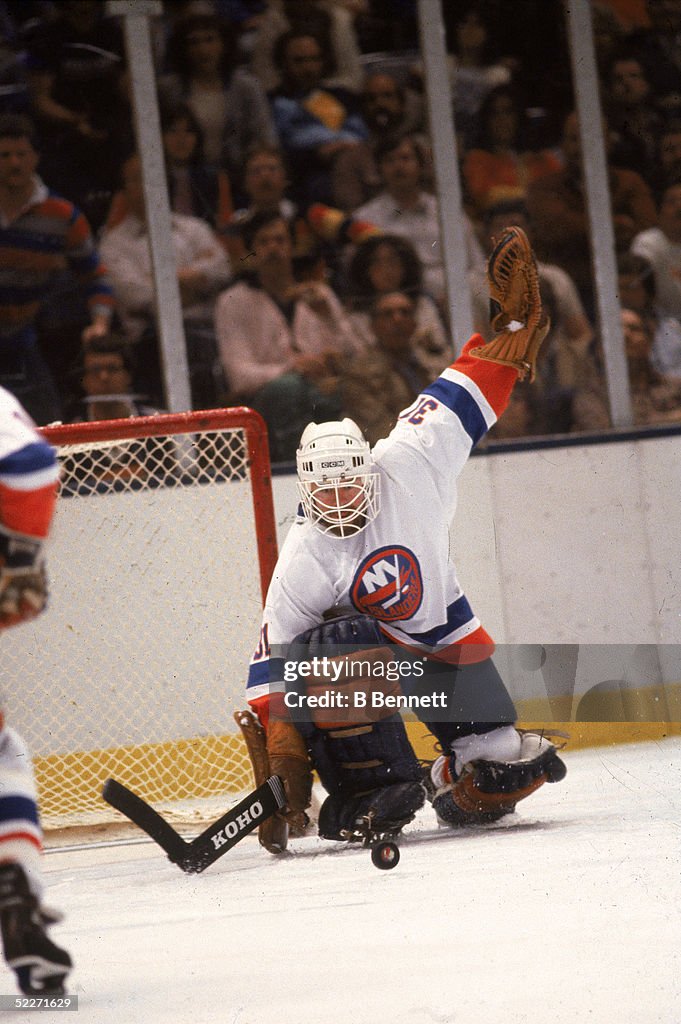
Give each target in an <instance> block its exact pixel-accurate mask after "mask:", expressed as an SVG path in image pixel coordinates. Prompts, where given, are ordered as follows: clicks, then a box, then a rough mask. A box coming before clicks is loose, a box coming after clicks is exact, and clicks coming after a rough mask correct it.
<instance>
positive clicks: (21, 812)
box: [0, 796, 39, 825]
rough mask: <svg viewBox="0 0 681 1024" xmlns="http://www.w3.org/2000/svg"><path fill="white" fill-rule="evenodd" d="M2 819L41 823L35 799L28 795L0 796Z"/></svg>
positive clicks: (0, 817) (0, 819)
mask: <svg viewBox="0 0 681 1024" xmlns="http://www.w3.org/2000/svg"><path fill="white" fill-rule="evenodd" d="M1 821H30V822H32V823H33V824H34V825H39V822H38V808H37V807H36V804H35V800H31V799H29V797H27V796H3V797H0V822H1Z"/></svg>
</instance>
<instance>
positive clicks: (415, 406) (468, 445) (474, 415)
mask: <svg viewBox="0 0 681 1024" xmlns="http://www.w3.org/2000/svg"><path fill="white" fill-rule="evenodd" d="M479 343H480V339H479V337H478V336H476V337H474V338H473V339H471V341H470V342H469V343H468V345H467V346H466V348H465V349H464V352H463V353H462V355H461V357H460V358H459V359H458V360H457V361H456V362H455V363H454V364H453V365H452V366H451V367H449V368H448V369H446V370H445V371H444V372H443V373H442V374H441V376H440V377H439V378H438V379H437V380H436V381H435V382H434V383H433V384H431V385H429V386H428V387H427V388H426V389H425V390H424V391H423V392H422V393H421V395H419V397H418V398H417V399H416V401H415V402H413V403H412V405H411V406H409V408H408V409H405V410H404V412H402V413H401V415H400V417H399V419H398V422H397V424H396V426H395V428H394V429H393V431H392V432H391V433H390V435H389V436H388V437H387V438H386V439H385V440H381V441H379V442H378V443H377V444H376V446H375V448H374V450H373V456H374V462H375V466H376V471H377V472H378V473H379V474H380V477H381V483H380V486H381V508H380V512H379V514H378V516H377V517H376V518H375V519H374V521H373V522H372V523H370V524H369V525H368V526H367V527H366V528H365V529H364V530H363V531H362V532H361V533H358V534H355V535H354V536H351V537H347V538H342V539H341V538H339V537H336V536H334V535H329V534H323V533H321V532H320V531H319V530H318V529H317V528H316V527H315V526H314V525H313V524H312V523H311V522H310V521H309V520H307V519H306V518H304V517H303V515H302V511H301V510H299V515H298V517H297V520H296V522H295V523H294V525H293V526H292V527H291V529H290V531H289V533H288V536H287V537H286V540H285V542H284V545H283V547H282V550H281V554H280V557H279V560H278V562H277V566H276V568H275V571H274V574H273V577H272V581H271V584H270V587H269V591H268V595H267V601H266V604H265V609H264V614H263V623H262V632H261V637H260V643H259V644H258V648H257V650H256V652H255V654H254V656H253V659H252V661H251V665H250V670H249V679H248V693H247V697H248V700H249V701H250V702H253V701H257V700H259V698H261V697H265V696H266V695H267V694H268V693H269V692H270V689H279V688H280V687H279V686H278V685H277V684H278V682H279V681H278V680H277V678H276V672H275V671H273V670H274V662H272V664H270V660H269V659H270V652H271V649H272V647H276V645H280V644H281V645H283V644H288V643H290V642H291V641H292V640H293V639H294V638H295V637H296V636H297V635H298V634H299V633H301V632H303V631H304V630H306V629H309V628H310V627H312V626H315V625H317V624H318V623H319V622H320V621H321V619H322V615H323V613H324V612H325V611H326V610H327V609H329V608H331V607H332V606H334V605H349V606H352V607H353V608H355V609H356V610H357V611H358V612H361V613H364V614H366V615H370V616H372V617H374V618H376V619H378V620H379V621H380V623H381V628H382V630H383V631H384V632H385V633H386V634H387V635H388V637H390V638H391V639H393V640H394V641H396V642H398V643H403V644H406V645H408V646H410V647H417V648H419V649H420V650H422V651H424V652H426V653H427V651H428V650H429V649H430V650H432V651H435V650H436V649H437V651H438V652H439V653H440V655H441V653H442V650H443V648H445V647H447V646H449V645H452V644H457V643H460V642H461V641H462V640H464V639H465V638H466V637H468V636H470V635H471V634H473V633H474V632H475V631H476V630H478V629H479V627H480V622H479V621H478V619H477V618H476V616H475V615H474V613H473V611H472V609H471V606H470V605H469V603H468V600H467V598H466V596H465V594H464V593H463V590H462V588H461V585H460V584H459V581H458V579H457V575H456V567H455V565H454V563H453V561H452V558H451V551H450V537H449V524H450V522H451V520H452V517H453V515H454V511H455V508H456V497H457V488H456V480H457V477H458V476H459V474H460V473H461V471H462V469H463V467H464V465H465V463H466V460H467V459H468V456H469V455H470V452H471V450H472V448H473V447H474V445H475V444H477V442H478V441H479V440H480V439H481V438H482V437H483V435H484V434H485V433H486V432H487V430H489V428H490V427H491V426H492V424H493V423H495V422H496V419H497V417H498V416H499V415H500V414H501V412H502V411H503V409H504V408H505V406H506V404H507V402H508V397H509V396H510V393H511V390H512V388H513V384H514V383H515V380H516V379H517V374H516V372H515V370H509V368H508V367H502V366H498V365H496V364H492V363H487V362H481V361H480V360H477V359H474V358H473V357H470V356H468V354H467V353H468V350H469V348H470V347H472V346H473V345H474V344H479ZM271 675H272V676H273V678H270V676H271Z"/></svg>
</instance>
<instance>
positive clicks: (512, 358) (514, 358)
mask: <svg viewBox="0 0 681 1024" xmlns="http://www.w3.org/2000/svg"><path fill="white" fill-rule="evenodd" d="M487 282H488V284H489V293H490V307H491V323H492V327H493V329H494V330H495V331H496V332H497V333H496V336H495V337H494V338H493V339H492V341H490V342H489V344H487V345H478V346H477V347H476V348H473V349H471V350H470V354H471V355H472V356H476V357H477V358H478V359H488V360H490V361H491V362H493V363H501V364H502V365H503V366H512V367H514V368H515V369H516V370H517V371H518V376H519V378H520V380H524V379H525V378H526V377H527V376H528V375H529V379H530V380H531V381H532V380H534V378H535V374H536V363H537V355H538V354H539V348H540V346H541V344H542V342H543V341H544V338H545V337H546V335H547V334H548V332H549V328H550V326H551V323H550V321H549V319H548V317H547V316H546V315H545V314H544V311H543V309H542V304H541V298H540V295H539V277H538V275H537V264H536V261H535V258H534V253H533V252H532V247H531V245H530V243H529V241H528V238H527V235H526V234H525V232H524V231H523V230H522V228H518V227H508V228H505V229H504V231H503V233H502V235H501V238H500V239H499V240H498V241H497V240H496V239H495V246H494V249H493V251H492V255H491V256H490V258H489V261H488V264H487Z"/></svg>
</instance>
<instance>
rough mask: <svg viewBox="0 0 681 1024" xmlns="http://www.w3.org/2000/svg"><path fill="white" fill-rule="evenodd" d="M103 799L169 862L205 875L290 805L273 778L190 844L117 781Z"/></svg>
mask: <svg viewBox="0 0 681 1024" xmlns="http://www.w3.org/2000/svg"><path fill="white" fill-rule="evenodd" d="M102 797H103V798H104V800H106V802H107V803H108V804H110V805H111V807H114V808H115V809H116V810H117V811H120V812H121V814H124V815H125V816H126V818H129V819H130V821H132V822H134V824H135V825H137V826H138V827H139V828H141V829H142V831H143V832H146V833H147V835H148V836H150V837H151V838H152V839H153V840H154V842H156V843H158V845H159V846H160V847H161V849H162V850H164V851H165V852H166V854H167V855H168V859H169V860H171V861H172V862H173V864H177V866H178V867H179V868H181V869H182V871H185V872H187V874H198V873H199V872H201V871H205V869H206V868H207V867H209V866H210V865H211V864H213V863H214V862H215V861H216V860H217V859H218V858H219V857H222V855H223V853H227V851H228V850H231V848H232V847H233V846H236V844H237V843H238V842H239V841H240V840H241V839H243V837H244V836H245V835H248V833H249V832H252V831H253V829H255V828H257V827H258V825H260V823H261V822H263V821H265V820H266V819H267V818H269V817H271V815H273V814H274V813H275V811H278V810H279V809H280V808H281V807H283V806H284V805H285V803H286V796H285V794H284V787H283V784H282V781H281V779H280V778H279V776H278V775H271V776H270V777H269V778H268V779H266V781H265V782H263V784H262V785H261V786H258V788H257V789H254V790H253V792H252V793H249V794H248V796H247V797H245V798H244V799H243V800H242V801H241V802H240V803H238V804H237V805H236V807H232V808H231V810H229V811H227V812H226V814H223V816H222V817H221V818H218V820H217V821H215V822H213V824H212V825H210V826H209V827H208V828H207V829H206V830H205V831H204V832H202V833H201V834H200V835H198V836H197V837H196V838H195V839H193V840H192V841H191V842H189V841H187V840H186V839H183V838H182V836H181V835H180V834H179V833H178V832H176V831H175V829H174V828H173V826H172V825H170V824H169V823H168V822H167V821H166V820H165V818H164V817H163V816H162V815H160V814H159V813H158V811H155V810H154V808H153V807H151V805H150V804H148V803H147V802H146V800H143V799H142V797H141V796H138V795H137V794H136V793H133V791H132V790H131V789H128V787H127V786H124V785H123V784H122V783H121V782H117V781H116V779H107V780H106V782H105V783H104V787H103V789H102Z"/></svg>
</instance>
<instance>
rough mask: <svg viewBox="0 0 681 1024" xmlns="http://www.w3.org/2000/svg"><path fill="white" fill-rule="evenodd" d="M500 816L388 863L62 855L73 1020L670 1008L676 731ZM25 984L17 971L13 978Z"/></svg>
mask: <svg viewBox="0 0 681 1024" xmlns="http://www.w3.org/2000/svg"><path fill="white" fill-rule="evenodd" d="M566 759H567V762H568V765H569V771H568V775H567V778H566V780H565V781H564V782H563V783H561V784H559V785H554V786H544V787H543V789H542V790H540V791H539V792H538V793H537V794H536V795H534V796H533V797H532V798H531V799H529V800H528V801H527V802H526V803H524V804H521V807H520V811H519V812H518V813H517V814H515V815H514V816H513V817H512V818H509V819H506V822H507V823H506V824H503V825H502V824H501V823H500V824H499V825H497V826H492V827H491V828H488V829H487V830H485V831H476V830H466V831H463V832H459V833H451V832H449V831H446V830H441V829H438V828H437V826H436V824H435V819H434V816H433V812H432V810H431V809H430V808H427V809H425V810H424V811H423V812H421V815H420V817H419V819H418V820H417V821H416V822H415V823H414V825H412V826H410V828H409V830H408V833H407V834H405V838H404V841H403V843H402V849H401V852H402V857H401V860H400V863H399V865H398V866H397V867H396V868H395V869H394V870H392V871H378V870H377V869H376V868H374V867H373V865H372V864H371V860H370V858H369V854H368V852H367V851H364V850H361V849H358V848H356V847H353V848H352V849H349V848H347V847H344V846H342V845H341V844H337V843H324V842H322V841H321V840H317V839H312V838H310V839H304V840H298V841H294V842H293V843H292V844H291V850H292V852H291V853H290V854H289V855H287V856H285V857H282V858H275V857H272V856H270V855H269V854H267V853H265V852H264V851H263V850H261V849H260V847H259V846H258V845H257V842H256V840H255V839H254V838H252V837H250V838H248V839H246V840H244V841H243V842H242V843H241V844H240V845H239V846H237V847H236V848H235V849H233V850H232V851H231V852H229V853H227V854H226V855H225V857H224V858H223V859H222V860H220V861H218V862H217V863H216V864H215V865H214V866H213V867H212V868H209V869H208V870H207V871H206V872H205V874H203V875H199V876H187V875H183V874H182V873H181V872H180V871H179V869H178V868H176V867H175V866H173V865H171V864H170V863H169V862H168V861H167V860H166V859H165V858H164V855H163V854H162V853H161V852H160V851H159V850H158V848H157V847H155V846H154V845H152V844H147V843H143V844H135V845H126V846H123V847H115V848H106V849H91V850H79V851H76V852H63V851H59V852H51V853H49V854H48V855H47V857H46V873H47V883H48V892H49V901H50V902H51V903H53V904H55V905H57V906H60V907H61V908H63V909H64V911H65V912H66V914H67V917H66V920H65V921H64V923H63V924H62V925H61V926H59V927H57V928H55V929H54V933H55V938H57V939H58V940H59V939H61V940H62V941H63V943H64V945H65V946H67V948H68V949H69V950H70V951H71V952H72V954H73V956H74V959H75V961H76V969H75V970H74V973H73V976H72V984H71V991H72V992H75V993H77V994H78V996H79V1002H80V1009H79V1011H78V1014H77V1015H73V1016H72V1015H70V1014H66V1015H64V1014H63V1013H53V1012H52V1011H47V1012H42V1013H40V1014H39V1016H38V1017H37V1018H36V1017H35V1015H34V1014H30V1015H29V1014H26V1013H23V1014H22V1013H21V1012H19V1011H16V1012H15V1011H8V1012H4V1013H3V1014H2V1017H3V1019H6V1020H7V1021H11V1020H26V1019H30V1020H39V1021H42V1022H43V1024H48V1022H52V1021H56V1022H59V1021H61V1022H62V1024H68V1021H69V1020H72V1021H74V1022H77V1024H91V1022H92V1024H109V1022H113V1021H115V1022H117V1024H118V1022H124V1024H134V1022H138V1021H139V1022H144V1024H185V1022H186V1024H189V1022H195V1024H212V1022H219V1024H336V1022H339V1024H340V1022H343V1024H346V1022H348V1024H384V1022H389V1024H529V1022H532V1024H534V1022H542V1024H543V1022H549V1024H568V1022H569V1024H586V1022H588V1024H679V1022H681V954H680V951H681V900H680V899H679V896H680V888H681V885H680V866H681V857H680V854H681V740H679V739H678V738H677V739H668V740H665V741H662V742H660V743H650V744H642V745H628V746H619V747H608V748H598V749H595V750H589V751H577V752H575V753H573V754H568V755H567V757H566ZM1 989H2V991H3V992H5V993H9V992H13V989H14V986H13V984H12V979H11V977H10V976H9V975H6V976H5V983H4V985H2V986H1Z"/></svg>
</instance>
